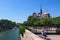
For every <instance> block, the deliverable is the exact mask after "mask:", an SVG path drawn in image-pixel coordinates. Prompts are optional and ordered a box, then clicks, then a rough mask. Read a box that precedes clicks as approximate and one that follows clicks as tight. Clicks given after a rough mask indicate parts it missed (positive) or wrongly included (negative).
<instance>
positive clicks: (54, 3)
mask: <svg viewBox="0 0 60 40" xmlns="http://www.w3.org/2000/svg"><path fill="white" fill-rule="evenodd" d="M40 4H41V5H42V9H43V12H44V11H46V10H47V11H48V12H49V13H50V14H51V16H52V17H57V16H60V0H0V19H8V20H12V21H15V22H18V23H22V22H24V21H26V20H27V18H28V16H30V15H32V13H33V12H36V13H38V12H39V10H40Z"/></svg>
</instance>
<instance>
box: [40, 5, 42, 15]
mask: <svg viewBox="0 0 60 40" xmlns="http://www.w3.org/2000/svg"><path fill="white" fill-rule="evenodd" d="M40 14H42V6H41V5H40Z"/></svg>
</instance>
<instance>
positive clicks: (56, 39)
mask: <svg viewBox="0 0 60 40" xmlns="http://www.w3.org/2000/svg"><path fill="white" fill-rule="evenodd" d="M47 36H48V38H50V39H51V40H60V35H47Z"/></svg>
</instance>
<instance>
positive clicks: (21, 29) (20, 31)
mask: <svg viewBox="0 0 60 40" xmlns="http://www.w3.org/2000/svg"><path fill="white" fill-rule="evenodd" d="M25 28H26V27H25V26H20V27H19V33H20V34H22V36H23V33H24V32H25Z"/></svg>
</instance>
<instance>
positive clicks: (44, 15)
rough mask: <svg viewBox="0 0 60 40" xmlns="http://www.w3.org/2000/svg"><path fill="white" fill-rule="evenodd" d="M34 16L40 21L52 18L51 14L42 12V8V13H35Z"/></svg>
mask: <svg viewBox="0 0 60 40" xmlns="http://www.w3.org/2000/svg"><path fill="white" fill-rule="evenodd" d="M32 16H34V17H36V18H38V19H42V18H48V17H50V13H48V12H47V11H45V12H42V8H41V9H40V12H39V13H38V14H37V13H35V12H34V13H33V15H32Z"/></svg>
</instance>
